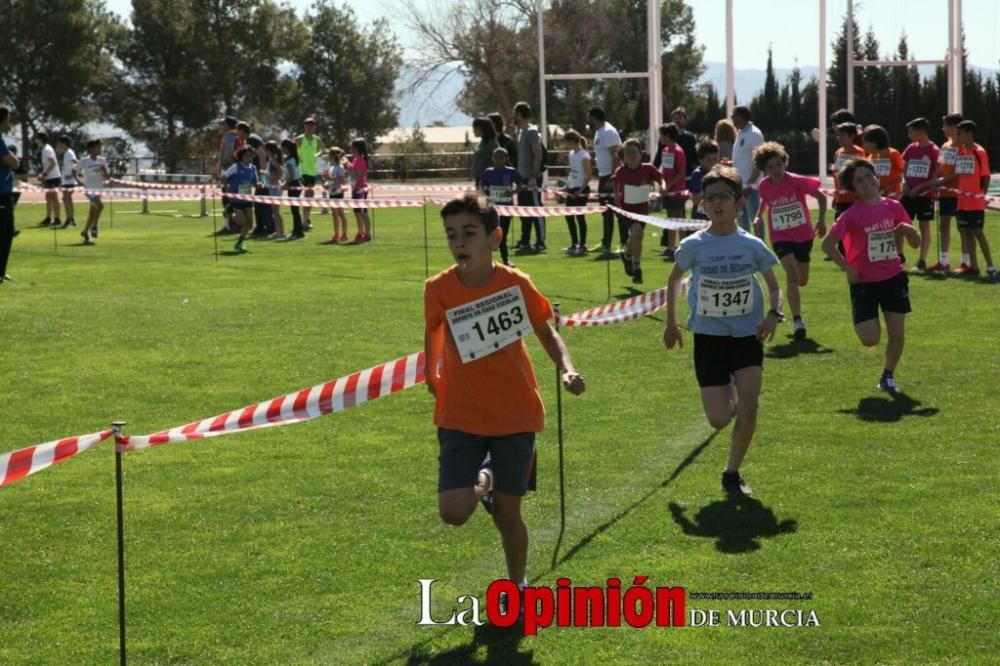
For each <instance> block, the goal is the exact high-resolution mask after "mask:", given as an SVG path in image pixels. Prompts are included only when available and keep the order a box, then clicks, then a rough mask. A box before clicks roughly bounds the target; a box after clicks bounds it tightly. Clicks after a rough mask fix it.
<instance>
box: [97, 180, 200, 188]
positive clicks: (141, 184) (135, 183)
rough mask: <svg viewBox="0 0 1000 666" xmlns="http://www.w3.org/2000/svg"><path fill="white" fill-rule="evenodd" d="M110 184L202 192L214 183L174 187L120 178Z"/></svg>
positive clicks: (179, 184)
mask: <svg viewBox="0 0 1000 666" xmlns="http://www.w3.org/2000/svg"><path fill="white" fill-rule="evenodd" d="M110 182H112V183H116V184H118V185H126V186H128V187H135V188H145V189H150V190H202V189H212V188H213V187H214V186H215V184H214V183H178V184H176V185H174V184H168V183H144V182H142V181H140V180H125V179H122V178H111V179H110Z"/></svg>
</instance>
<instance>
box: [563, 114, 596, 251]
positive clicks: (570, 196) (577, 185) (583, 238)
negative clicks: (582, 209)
mask: <svg viewBox="0 0 1000 666" xmlns="http://www.w3.org/2000/svg"><path fill="white" fill-rule="evenodd" d="M563 138H564V140H565V141H566V148H567V150H569V179H568V180H567V181H566V205H567V206H586V205H587V200H588V199H589V198H590V179H591V178H592V177H593V171H592V170H591V166H590V153H589V152H588V151H587V140H586V139H584V138H583V137H582V136H580V133H579V132H577V131H576V130H574V129H571V130H569V131H567V132H566V134H565V135H564V137H563ZM566 224H567V226H569V239H570V245H569V247H567V248H566V252H567V253H569V254H570V255H572V256H579V255H581V254H586V253H587V216H586V215H575V216H574V215H567V216H566Z"/></svg>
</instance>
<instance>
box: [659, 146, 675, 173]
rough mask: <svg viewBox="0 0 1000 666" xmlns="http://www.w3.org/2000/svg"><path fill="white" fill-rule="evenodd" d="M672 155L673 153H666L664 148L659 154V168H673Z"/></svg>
mask: <svg viewBox="0 0 1000 666" xmlns="http://www.w3.org/2000/svg"><path fill="white" fill-rule="evenodd" d="M674 157H675V155H674V154H673V153H668V152H667V151H665V150H664V151H663V154H662V155H661V156H660V168H661V169H673V168H674Z"/></svg>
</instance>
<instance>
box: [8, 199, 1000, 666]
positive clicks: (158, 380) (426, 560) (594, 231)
mask: <svg viewBox="0 0 1000 666" xmlns="http://www.w3.org/2000/svg"><path fill="white" fill-rule="evenodd" d="M78 205H79V204H78ZM114 207H115V209H116V210H115V216H114V221H113V224H112V221H111V219H110V218H109V216H108V212H109V211H105V219H104V221H103V222H102V223H101V236H100V239H99V240H98V242H97V245H95V246H93V247H83V246H80V245H79V235H78V231H79V227H78V228H77V229H76V230H75V231H74V230H70V231H66V232H62V231H60V232H58V236H57V242H58V247H57V248H55V247H54V245H53V235H54V234H53V232H51V231H48V230H44V229H38V228H35V227H34V224H35V223H37V221H38V220H39V219H41V217H42V214H41V212H40V207H38V206H21V207H19V208H18V210H17V218H18V224H19V226H20V227H21V228H22V229H23V233H22V234H21V236H20V237H19V238H17V239H16V241H15V244H14V251H13V256H12V258H11V264H10V268H9V272H10V273H11V274H12V275H13V276H14V277H15V278H16V282H13V283H9V284H4V285H2V286H0V414H2V417H0V452H6V451H10V450H13V449H16V448H20V447H22V446H26V445H28V444H31V443H36V442H44V441H49V440H52V439H56V438H58V437H62V436H69V435H76V434H83V433H88V432H94V431H97V430H100V429H103V428H105V427H107V425H108V424H109V423H110V422H111V421H112V420H115V419H124V420H127V421H128V426H127V428H126V432H128V433H133V434H145V433H150V432H154V431H157V430H161V429H164V428H168V427H172V426H176V425H180V424H183V423H187V422H189V421H192V420H195V419H199V418H203V417H207V416H212V415H214V414H217V413H220V412H224V411H228V410H230V409H234V408H238V407H241V406H244V405H247V404H251V403H253V402H256V401H259V400H262V399H266V398H270V397H273V396H276V395H279V394H283V393H286V392H289V391H293V390H297V389H299V388H302V387H305V386H309V385H312V384H315V383H318V382H321V381H325V380H327V379H331V378H335V377H339V376H342V375H345V374H348V373H350V372H353V371H355V370H359V369H362V368H367V367H370V366H372V365H376V364H379V363H382V362H384V361H387V360H390V359H393V358H396V357H399V356H402V355H404V354H408V353H410V352H413V351H417V350H419V349H420V347H421V345H422V341H423V330H422V326H423V322H422V317H423V307H422V283H423V280H424V276H425V272H424V271H425V268H424V231H423V230H424V217H423V213H422V211H421V210H420V209H394V210H379V211H377V212H376V218H375V242H373V243H371V244H367V245H363V246H353V247H352V246H348V247H336V246H328V245H324V244H322V243H321V241H322V240H325V238H326V237H327V236H328V235H329V225H330V217H329V216H323V215H317V216H315V218H314V219H315V220H316V221H317V223H318V230H317V231H313V232H311V233H310V234H309V236H308V238H307V239H306V240H303V241H298V242H294V243H277V242H250V243H248V247H249V249H250V252H249V253H248V254H246V255H243V256H234V255H231V254H222V255H221V256H219V257H218V259H217V260H216V258H215V257H214V254H213V247H214V246H213V240H212V238H211V232H212V222H211V218H175V217H173V216H171V215H170V214H169V213H157V214H152V215H139V214H135V213H128V212H127V211H128V209H131V210H132V211H135V210H136V208H137V206H136V205H134V204H131V205H130V204H128V203H122V204H115V206H114ZM152 208H153V210H154V212H155V211H157V210H158V209H159V210H163V209H167V208H171V209H181V210H182V211H184V212H192V213H193V212H195V210H196V204H172V203H154V204H153V206H152ZM77 217H78V218H83V217H84V215H83V214H82V213H78V215H77ZM427 220H428V223H429V229H430V252H429V265H430V270H431V272H432V273H434V272H437V271H439V270H441V269H443V268H445V267H447V266H448V265H449V255H448V253H447V249H446V246H445V242H444V235H443V233H442V231H441V227H440V221H439V218H438V209H437V208H436V207H434V206H433V205H432V206H429V207H428V211H427ZM590 220H591V225H590V226H591V232H590V241H591V243H593V242H595V241H596V240H598V239H599V237H600V229H599V228H600V221H599V218H598V217H597V216H592V217H591V218H590ZM352 224H353V223H352ZM515 224H517V223H515ZM998 228H1000V216H998V215H996V214H992V215H991V216H990V217H989V218H988V222H987V229H988V231H989V233H990V237H991V239H992V241H993V243H994V248H995V250H996V251H997V252H998V253H1000V232H998ZM657 241H658V239H650V240H649V241H648V244H647V248H649V249H650V250H651V249H652V248H654V247H655V245H656V242H657ZM567 243H568V237H567V233H566V228H565V224H564V223H563V221H562V220H561V219H559V218H551V219H550V220H549V248H550V249H549V251H548V253H547V254H544V255H532V256H522V257H515V261H516V263H517V264H518V266H519V267H520V268H522V269H524V270H526V271H527V272H529V273H530V274H531V276H532V277H533V278H534V280H535V282H536V284H537V285H538V286H539V287H540V289H541V290H542V291H543V292H544V293H545V294H546V295H547V296H548V297H549V298H550V299H552V300H554V301H559V302H560V303H561V308H562V311H563V312H564V313H570V312H575V311H578V310H582V309H585V308H588V307H591V306H594V305H598V304H601V303H604V302H605V301H606V299H607V283H606V272H605V271H606V265H607V264H606V262H605V261H601V260H599V259H597V258H596V257H594V256H593V255H591V256H589V257H584V258H571V257H568V256H566V255H563V254H561V253H560V252H559V250H558V249H559V248H561V247H562V246H564V245H566V244H567ZM954 244H955V247H956V248H957V239H956V241H954ZM230 249H231V240H226V239H223V240H221V241H220V250H223V251H227V250H230ZM933 252H936V243H935V246H934V247H933V248H932V259H933ZM956 253H957V250H956V252H953V254H952V256H953V262H954V264H957V256H956ZM649 254H651V252H649V253H648V255H649ZM907 254H908V255H910V257H913V258H915V254H914V252H913V251H912V250H908V251H907ZM819 255H820V252H819V250H818V248H817V250H816V251H815V252H814V254H813V257H814V259H815V262H814V264H813V268H814V270H813V274H812V282H811V283H810V285H809V286H808V287H807V288H806V289H805V290H804V296H803V300H804V314H805V317H806V322H807V323H808V326H809V334H810V340H809V341H807V342H806V343H802V344H793V343H792V342H791V339H790V334H791V326H790V324H784V325H782V326H781V327H780V328H779V335H778V338H777V339H776V340H775V342H774V343H772V344H771V345H770V346H769V348H768V354H767V359H766V361H765V384H764V391H763V395H762V401H761V410H760V417H759V429H758V433H757V437H756V439H755V441H754V443H753V446H752V447H751V449H750V452H749V456H748V458H747V462H746V465H745V467H744V473H745V475H746V478H747V480H748V481H749V482H750V484H751V485H752V486H753V487H754V489H755V495H754V499H753V500H752V501H747V502H741V503H734V502H729V501H725V500H724V497H723V495H722V492H721V490H720V488H719V473H720V471H721V469H722V467H723V464H724V462H725V458H726V453H727V450H728V443H729V442H728V440H729V434H730V431H731V427H730V428H727V429H725V430H724V431H722V432H720V433H718V434H717V435H715V436H714V437H713V436H712V435H713V433H712V430H711V428H710V427H709V426H708V425H707V423H706V422H705V419H704V416H703V414H702V409H701V403H700V399H699V393H698V387H697V385H696V382H695V379H694V373H693V368H692V361H691V355H692V346H693V344H692V338H691V336H690V334H689V333H685V345H686V346H685V347H684V349H682V350H679V351H677V350H675V351H672V352H669V353H668V352H666V351H664V349H663V346H662V343H661V338H660V335H661V330H662V326H663V323H662V319H663V313H662V312H660V313H657V314H655V315H653V316H651V317H647V318H645V319H642V320H639V321H634V322H630V323H625V324H620V325H615V326H606V327H600V328H590V329H570V330H565V329H564V331H563V335H564V338H565V340H566V342H567V344H568V346H569V349H570V350H571V352H572V355H573V358H574V360H575V362H576V364H577V367H578V368H579V370H580V371H581V372H583V373H584V374H585V376H586V378H587V391H586V393H585V394H584V395H583V396H581V397H579V398H576V397H573V396H568V395H564V396H563V400H564V406H565V472H566V501H567V505H566V531H565V535H564V537H563V540H562V543H561V545H560V548H559V552H558V553H557V556H556V558H555V559H556V561H555V564H554V565H553V553H554V549H555V547H556V544H557V538H558V536H559V475H558V455H557V451H558V448H557V436H556V409H555V405H556V395H555V381H554V380H555V377H554V374H555V373H554V370H553V367H552V365H551V363H550V362H549V361H548V359H547V358H546V357H545V356H544V354H543V352H542V351H541V348H540V346H539V345H538V344H537V342H536V341H534V340H532V341H530V342H529V348H530V351H531V356H532V358H533V360H534V362H535V368H536V371H537V374H538V376H539V380H540V383H541V386H542V391H543V393H544V397H545V400H546V404H547V406H548V427H547V429H546V430H545V432H544V433H542V434H541V435H540V438H539V465H540V468H539V487H540V491H539V492H538V493H535V494H533V495H532V496H531V497H530V498H529V499H528V500H527V501H526V504H525V507H526V509H525V510H526V518H527V522H528V525H529V529H530V533H531V546H530V555H529V568H528V575H529V578H530V579H531V580H532V581H533V582H534V583H535V584H538V585H549V586H555V581H556V579H557V578H559V577H568V578H570V579H571V580H572V581H573V584H574V585H600V584H603V583H604V582H605V581H606V580H607V579H608V578H611V577H618V578H620V579H622V585H623V587H624V588H627V587H628V586H630V585H631V584H632V580H633V577H635V576H648V577H649V581H650V582H649V586H651V587H652V586H655V585H664V586H683V587H684V588H686V589H687V591H688V592H689V593H691V592H724V591H736V592H791V591H797V592H803V593H804V592H809V593H811V594H812V595H813V597H812V599H811V600H809V601H778V600H772V601H763V600H756V601H721V600H701V599H698V600H696V599H691V598H689V599H688V602H687V607H688V609H689V610H690V609H700V610H711V609H717V610H720V611H721V613H722V619H723V623H722V624H723V625H724V626H721V627H718V628H708V627H685V628H658V627H655V626H650V627H646V628H644V629H633V628H630V627H627V626H622V627H617V628H610V627H604V628H557V627H550V628H547V629H542V630H541V631H540V633H539V635H538V636H535V637H527V638H524V637H521V636H519V635H518V634H517V633H511V632H502V631H497V630H495V629H491V628H490V627H488V626H484V627H479V628H476V627H458V626H453V627H441V626H433V627H419V626H417V624H416V622H417V620H418V619H419V617H420V588H419V585H418V582H417V581H418V579H427V578H433V579H436V580H437V581H438V582H437V583H436V584H435V587H434V594H435V596H434V614H435V617H437V618H438V619H443V618H447V617H448V615H450V613H451V612H452V610H453V609H455V608H456V598H457V597H458V596H460V595H466V594H472V595H477V596H479V597H480V598H483V596H484V592H485V588H486V586H487V585H488V584H489V583H490V582H491V581H493V580H494V579H497V578H501V577H503V576H504V575H505V569H504V565H503V555H502V551H501V549H500V547H499V543H498V539H497V535H496V532H495V530H494V528H493V527H492V524H491V522H490V520H489V518H488V516H486V515H485V514H483V513H482V512H477V513H476V514H475V515H474V516H473V517H472V519H471V520H470V521H469V523H468V524H467V525H466V526H464V527H463V528H461V529H456V528H453V527H449V526H446V525H443V524H442V523H441V522H440V521H439V519H438V517H437V505H436V502H437V498H436V482H437V460H436V455H437V441H436V437H435V430H434V427H433V424H432V422H431V413H432V407H433V403H432V399H431V397H430V395H429V394H428V393H427V392H426V390H424V388H423V387H417V388H414V389H411V390H408V391H405V392H403V393H401V394H398V395H393V396H389V397H387V398H384V399H381V400H378V401H375V402H373V403H370V404H364V405H361V406H359V407H357V408H354V409H351V410H348V411H346V412H343V413H339V414H334V415H332V416H328V417H324V418H321V419H318V420H316V421H313V422H310V423H306V424H300V425H295V426H290V427H282V428H273V429H265V430H262V431H257V432H252V433H246V434H239V435H233V436H229V437H222V438H216V439H212V440H205V441H201V442H191V443H184V444H176V445H170V446H163V447H159V448H156V449H152V450H147V451H139V452H135V453H130V454H127V455H126V456H125V457H124V474H125V530H126V531H125V544H126V557H127V591H128V637H129V640H128V647H129V657H130V661H131V662H132V663H136V664H213V665H214V664H237V665H245V664H365V663H410V664H423V663H456V664H462V663H497V664H521V663H524V664H529V663H537V664H595V663H603V664H639V663H649V664H659V663H705V664H713V663H755V664H783V663H789V664H792V663H820V664H821V663H829V664H850V663H866V664H872V663H884V664H914V663H945V664H972V663H995V659H996V654H997V649H998V647H1000V645H998V640H997V636H998V633H997V631H996V626H995V624H996V623H995V620H996V617H997V615H998V610H1000V603H998V599H1000V589H998V584H997V580H998V579H1000V567H998V558H997V547H998V544H1000V531H998V525H1000V512H998V508H997V495H998V493H997V491H998V481H997V479H998V471H1000V470H998V464H997V457H996V447H997V442H998V441H1000V426H998V408H1000V398H998V396H997V385H998V380H1000V337H998V335H997V322H998V317H1000V285H994V284H989V283H986V282H985V281H973V280H966V279H960V278H954V277H952V278H947V279H944V278H940V277H938V276H934V277H928V276H923V275H918V274H914V275H912V277H911V281H910V285H911V298H912V302H913V307H914V313H913V314H912V316H910V317H909V318H908V321H907V341H906V352H905V354H904V357H903V360H902V363H901V365H900V367H899V369H898V371H897V379H898V382H899V385H900V387H901V388H902V390H903V392H904V393H903V395H901V396H900V397H899V398H898V399H897V400H891V399H890V398H888V397H887V396H885V395H883V394H879V393H878V392H877V391H875V384H876V380H877V377H878V374H879V371H880V370H881V368H882V359H883V356H882V354H883V348H884V345H883V346H880V347H879V348H877V349H864V348H862V347H861V345H860V343H858V341H857V340H856V338H855V337H854V333H853V329H852V326H851V320H850V309H849V302H848V291H847V286H846V284H845V281H844V279H843V276H842V274H841V273H840V272H839V271H838V270H837V269H836V268H835V267H834V266H833V265H832V264H830V263H829V262H824V261H821V260H820V256H819ZM913 258H911V259H910V261H911V264H912V262H913ZM644 267H645V271H644V272H645V274H646V285H644V287H645V288H646V289H652V288H655V287H658V286H661V285H662V284H663V283H664V281H665V276H666V274H667V270H668V269H669V268H670V264H667V263H664V262H662V261H661V260H660V259H659V258H654V257H652V256H647V259H646V261H645V262H644ZM610 268H611V287H612V293H613V295H614V296H617V297H621V296H626V295H629V294H630V290H629V287H630V284H629V283H628V281H627V279H626V278H625V276H624V275H623V273H622V270H621V264H620V262H618V261H617V260H613V261H612V262H611V264H610ZM778 277H779V281H780V282H781V283H782V285H783V284H784V275H783V274H782V273H781V271H780V269H778ZM682 312H686V307H682ZM483 399H484V400H500V401H502V400H504V396H502V395H484V396H483ZM511 409H512V410H514V409H517V406H516V405H511ZM113 459H114V455H113V445H112V444H111V443H110V442H105V443H103V444H101V445H99V446H98V447H96V448H95V449H94V450H92V451H90V452H87V453H86V454H84V455H82V456H80V457H77V458H74V459H71V460H69V461H66V462H64V463H62V464H60V465H58V466H56V467H54V468H52V469H49V470H46V471H43V472H41V473H39V474H37V475H36V476H33V477H29V478H27V479H24V480H22V481H19V482H17V483H15V484H13V485H11V486H8V487H4V488H0V543H2V546H0V574H2V580H3V584H2V588H0V663H2V664H32V665H34V664H58V665H66V664H110V663H114V662H115V660H116V659H117V657H118V655H117V649H118V643H117V641H118V627H117V605H116V602H117V588H116V581H117V578H116V554H115V553H116V536H115V486H114V460H113ZM740 609H778V610H782V609H797V610H802V611H804V613H805V614H807V613H808V612H809V611H814V612H815V614H816V616H817V617H818V619H819V621H820V626H818V627H801V628H784V627H770V628H767V627H759V628H752V627H732V626H725V625H726V622H725V617H726V613H725V612H726V611H727V610H740Z"/></svg>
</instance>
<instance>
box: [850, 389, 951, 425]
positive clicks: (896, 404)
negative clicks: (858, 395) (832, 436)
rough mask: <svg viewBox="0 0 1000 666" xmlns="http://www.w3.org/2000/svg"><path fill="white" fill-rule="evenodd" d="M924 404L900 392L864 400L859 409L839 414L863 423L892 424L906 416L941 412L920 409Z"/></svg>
mask: <svg viewBox="0 0 1000 666" xmlns="http://www.w3.org/2000/svg"><path fill="white" fill-rule="evenodd" d="M922 404H923V403H922V402H920V401H919V400H914V399H913V398H911V397H910V396H908V395H906V394H905V393H902V392H900V393H897V394H896V395H894V396H878V397H874V396H873V397H868V398H862V399H861V400H860V401H859V402H858V406H857V407H855V408H853V409H839V410H837V412H838V413H840V414H853V415H855V416H857V417H858V418H859V419H861V420H862V421H875V422H879V423H892V422H895V421H900V420H902V419H903V417H904V416H925V417H926V416H934V415H936V414H937V413H938V412H940V411H941V410H940V409H938V408H937V407H920V405H922ZM918 407H919V409H918Z"/></svg>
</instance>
